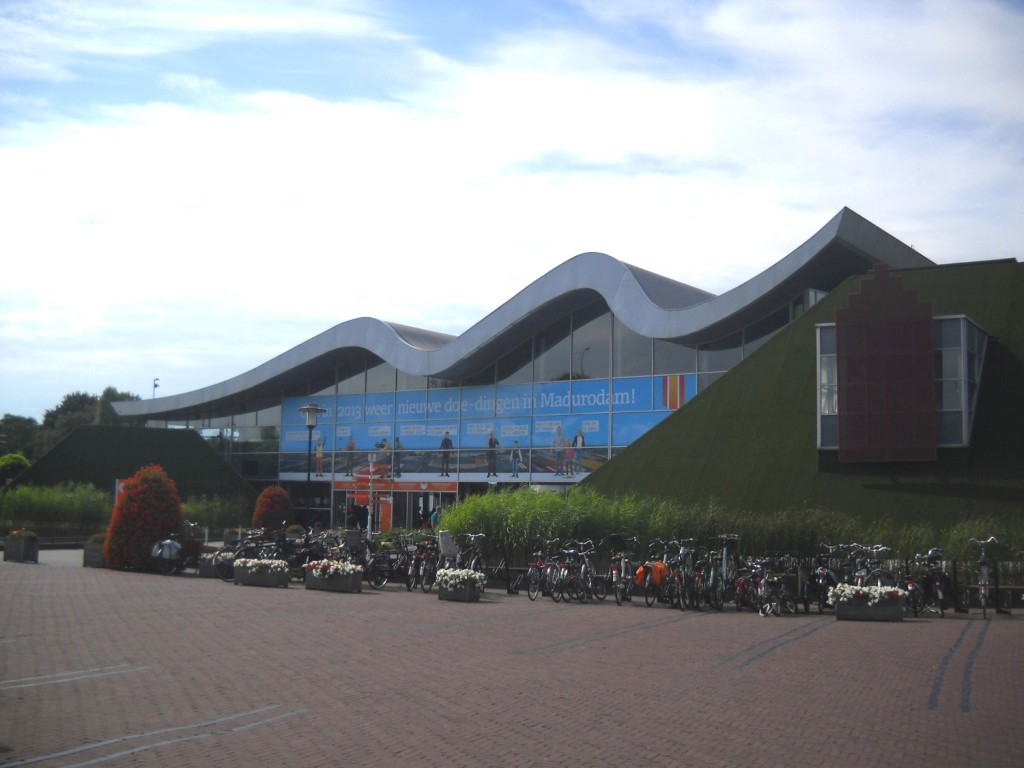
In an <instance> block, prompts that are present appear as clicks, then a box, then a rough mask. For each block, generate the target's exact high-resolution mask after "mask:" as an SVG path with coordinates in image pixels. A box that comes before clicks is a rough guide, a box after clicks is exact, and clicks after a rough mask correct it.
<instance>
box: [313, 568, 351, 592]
mask: <svg viewBox="0 0 1024 768" xmlns="http://www.w3.org/2000/svg"><path fill="white" fill-rule="evenodd" d="M306 589H322V590H324V591H325V592H362V591H363V574H362V573H360V572H358V571H357V572H356V573H350V574H348V575H347V576H330V577H328V578H326V579H323V578H320V577H319V576H315V575H314V574H313V573H312V572H307V573H306Z"/></svg>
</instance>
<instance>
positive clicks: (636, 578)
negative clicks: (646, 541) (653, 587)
mask: <svg viewBox="0 0 1024 768" xmlns="http://www.w3.org/2000/svg"><path fill="white" fill-rule="evenodd" d="M645 578H646V574H645V572H644V567H643V566H642V565H641V566H640V567H639V568H637V569H636V573H635V574H634V575H633V583H634V584H636V585H637V586H638V587H643V585H644V579H645Z"/></svg>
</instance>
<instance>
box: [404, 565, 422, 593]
mask: <svg viewBox="0 0 1024 768" xmlns="http://www.w3.org/2000/svg"><path fill="white" fill-rule="evenodd" d="M405 570H406V574H405V591H406V592H412V591H413V590H414V589H416V577H417V575H418V573H419V568H418V567H417V566H416V565H415V564H412V565H410V566H408V567H407V568H406V569H405Z"/></svg>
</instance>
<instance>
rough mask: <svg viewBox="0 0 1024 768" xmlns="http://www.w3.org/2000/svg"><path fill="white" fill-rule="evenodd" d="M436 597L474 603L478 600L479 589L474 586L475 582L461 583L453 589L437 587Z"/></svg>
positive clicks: (456, 601)
mask: <svg viewBox="0 0 1024 768" xmlns="http://www.w3.org/2000/svg"><path fill="white" fill-rule="evenodd" d="M437 599H438V600H451V601H452V602H455V603H476V602H479V601H480V590H479V589H477V588H476V584H463V585H462V586H459V587H455V588H454V589H441V588H440V587H438V590H437Z"/></svg>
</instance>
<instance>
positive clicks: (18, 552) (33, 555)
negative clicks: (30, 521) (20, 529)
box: [4, 536, 39, 563]
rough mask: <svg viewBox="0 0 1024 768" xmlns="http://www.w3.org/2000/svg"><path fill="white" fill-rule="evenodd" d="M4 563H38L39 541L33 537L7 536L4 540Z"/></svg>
mask: <svg viewBox="0 0 1024 768" xmlns="http://www.w3.org/2000/svg"><path fill="white" fill-rule="evenodd" d="M4 561H5V562H7V561H10V562H13V563H38V562H39V539H37V538H36V537H35V536H7V537H5V538H4Z"/></svg>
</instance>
